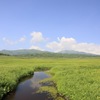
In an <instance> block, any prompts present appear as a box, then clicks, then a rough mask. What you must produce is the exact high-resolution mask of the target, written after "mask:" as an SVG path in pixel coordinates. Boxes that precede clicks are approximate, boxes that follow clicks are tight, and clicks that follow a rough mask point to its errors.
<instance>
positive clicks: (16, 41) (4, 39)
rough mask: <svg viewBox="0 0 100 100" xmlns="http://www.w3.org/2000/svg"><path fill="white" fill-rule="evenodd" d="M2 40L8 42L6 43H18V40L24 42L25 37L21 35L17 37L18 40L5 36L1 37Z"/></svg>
mask: <svg viewBox="0 0 100 100" xmlns="http://www.w3.org/2000/svg"><path fill="white" fill-rule="evenodd" d="M2 40H3V41H4V42H5V43H6V44H8V45H15V44H18V43H20V42H24V41H25V40H26V38H25V36H24V37H21V38H20V39H18V40H10V39H8V38H6V37H3V38H2Z"/></svg>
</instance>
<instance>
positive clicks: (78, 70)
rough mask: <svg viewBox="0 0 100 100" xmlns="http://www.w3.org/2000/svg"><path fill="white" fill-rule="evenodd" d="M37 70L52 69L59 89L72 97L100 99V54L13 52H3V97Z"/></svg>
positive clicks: (0, 60)
mask: <svg viewBox="0 0 100 100" xmlns="http://www.w3.org/2000/svg"><path fill="white" fill-rule="evenodd" d="M36 70H49V72H50V73H51V74H52V80H53V82H54V83H55V84H56V88H57V92H59V94H61V95H64V96H65V97H66V98H69V100H100V58H96V57H95V58H56V59H55V58H21V57H13V56H12V57H11V56H0V99H1V98H2V97H3V96H4V94H6V93H8V92H9V91H12V90H13V89H14V88H15V87H16V86H17V84H18V82H19V80H20V78H23V77H25V76H29V75H30V74H32V73H33V72H34V71H36ZM45 89H46V88H45ZM59 98H60V97H59ZM60 99H61V98H60ZM60 99H59V100H60Z"/></svg>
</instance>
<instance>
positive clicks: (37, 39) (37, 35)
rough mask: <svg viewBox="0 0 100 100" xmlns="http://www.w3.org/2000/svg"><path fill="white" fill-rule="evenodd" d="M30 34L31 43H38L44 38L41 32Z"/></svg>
mask: <svg viewBox="0 0 100 100" xmlns="http://www.w3.org/2000/svg"><path fill="white" fill-rule="evenodd" d="M31 36H32V39H31V42H32V43H38V42H42V41H44V40H45V38H44V37H43V35H42V33H41V32H32V33H31Z"/></svg>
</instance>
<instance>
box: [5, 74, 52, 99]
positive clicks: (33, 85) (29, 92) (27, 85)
mask: <svg viewBox="0 0 100 100" xmlns="http://www.w3.org/2000/svg"><path fill="white" fill-rule="evenodd" d="M49 77H50V75H48V74H46V73H45V72H34V75H33V77H31V78H29V79H27V80H24V81H23V82H20V83H19V85H18V86H17V89H16V91H15V92H14V93H10V94H9V95H8V96H7V97H6V98H4V100H52V99H50V98H48V95H47V93H36V92H37V91H38V90H39V88H40V87H41V86H42V85H41V84H39V81H41V80H43V79H45V78H49Z"/></svg>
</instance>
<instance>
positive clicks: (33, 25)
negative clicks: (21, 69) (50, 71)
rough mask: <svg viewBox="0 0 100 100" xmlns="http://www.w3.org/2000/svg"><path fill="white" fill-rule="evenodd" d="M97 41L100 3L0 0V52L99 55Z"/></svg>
mask: <svg viewBox="0 0 100 100" xmlns="http://www.w3.org/2000/svg"><path fill="white" fill-rule="evenodd" d="M99 38H100V0H0V50H2V49H9V50H12V49H32V48H33V49H42V50H49V51H60V50H66V49H67V50H77V51H84V52H90V53H95V54H100V39H99ZM36 40H37V41H36Z"/></svg>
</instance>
